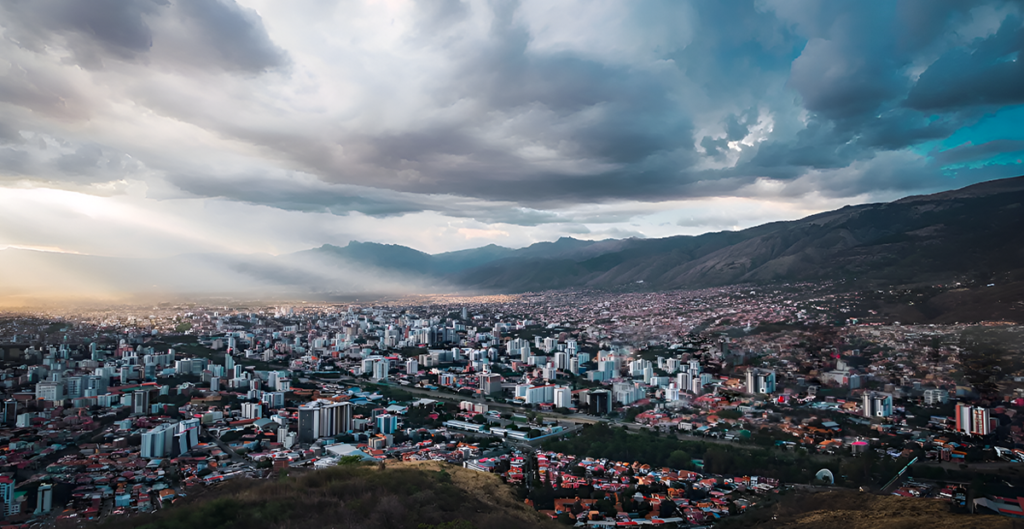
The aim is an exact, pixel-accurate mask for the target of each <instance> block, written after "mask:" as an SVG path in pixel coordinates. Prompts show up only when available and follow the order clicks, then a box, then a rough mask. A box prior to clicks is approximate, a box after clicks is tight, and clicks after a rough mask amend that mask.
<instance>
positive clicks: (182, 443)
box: [174, 419, 199, 454]
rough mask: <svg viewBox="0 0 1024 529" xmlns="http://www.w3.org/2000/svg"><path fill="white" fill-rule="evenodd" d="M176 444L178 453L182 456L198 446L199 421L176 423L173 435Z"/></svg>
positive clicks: (191, 420)
mask: <svg viewBox="0 0 1024 529" xmlns="http://www.w3.org/2000/svg"><path fill="white" fill-rule="evenodd" d="M174 437H175V439H176V440H177V442H178V453H179V454H184V453H186V452H188V451H189V450H192V449H193V448H195V447H196V445H198V444H199V419H185V420H184V421H181V422H179V423H178V427H177V431H176V432H175V434H174Z"/></svg>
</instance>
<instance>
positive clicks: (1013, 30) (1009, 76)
mask: <svg viewBox="0 0 1024 529" xmlns="http://www.w3.org/2000/svg"><path fill="white" fill-rule="evenodd" d="M1022 52H1024V27H1022V26H1021V19H1020V18H1017V17H1009V18H1007V19H1006V20H1005V21H1004V22H1003V24H1002V27H1001V28H1000V29H999V31H998V32H997V33H996V34H995V35H992V36H991V37H989V38H987V39H979V40H978V41H975V43H973V44H972V45H970V46H969V47H966V48H961V47H957V48H953V49H951V50H949V51H948V52H946V53H945V54H944V55H942V56H941V57H939V59H938V60H937V61H935V62H934V63H932V64H931V66H929V67H928V69H927V70H925V71H924V73H922V74H921V76H920V78H918V80H917V83H916V84H915V85H914V87H913V89H911V90H910V93H909V95H908V96H907V100H906V105H907V106H908V107H910V108H914V109H918V110H923V111H941V110H946V109H961V108H964V107H972V106H997V105H1017V104H1021V103H1024V57H1021V53H1022Z"/></svg>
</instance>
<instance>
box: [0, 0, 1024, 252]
mask: <svg viewBox="0 0 1024 529" xmlns="http://www.w3.org/2000/svg"><path fill="white" fill-rule="evenodd" d="M0 31H2V35H0V37H2V38H0V186H11V187H15V186H16V187H20V188H25V187H33V186H39V187H46V188H56V189H61V190H67V191H71V192H76V193H85V194H91V195H96V196H110V195H113V194H118V193H127V192H129V190H135V191H132V192H136V193H141V195H140V197H139V199H140V200H141V199H145V200H152V201H159V202H173V201H186V200H188V201H208V202H207V203H209V204H214V203H222V202H230V203H234V204H240V205H246V206H249V207H259V208H272V209H276V210H280V211H284V212H289V215H287V217H288V218H293V217H292V216H291V212H296V213H308V214H310V215H313V214H317V215H320V214H329V215H332V216H334V217H338V222H342V223H344V222H355V220H353V219H356V218H364V217H368V218H370V219H378V220H379V219H388V222H392V221H394V222H399V221H401V220H402V219H408V220H407V222H408V224H407V226H408V228H407V229H408V230H409V231H410V233H412V232H415V231H416V230H417V229H422V226H421V225H420V224H419V222H421V220H422V216H423V215H425V214H429V215H433V216H434V217H432V218H435V219H441V220H436V222H437V225H438V226H442V225H445V223H447V225H446V226H447V227H446V228H444V229H449V228H451V229H456V228H459V229H465V230H468V231H464V233H471V234H482V233H488V234H505V235H502V236H506V235H508V233H509V230H510V229H518V228H516V227H522V228H532V227H538V226H545V225H550V226H552V228H551V230H549V233H550V236H551V237H552V238H554V237H557V236H558V235H561V234H573V233H575V234H590V233H618V232H621V233H643V232H644V230H646V229H647V228H645V227H644V226H645V224H644V222H646V223H648V224H647V225H649V226H654V225H655V224H654V223H655V220H650V219H648V220H645V221H643V222H640V221H637V220H636V219H639V218H641V217H643V216H644V215H648V216H650V215H655V213H657V212H660V211H663V210H664V209H665V208H666V207H668V206H666V204H671V205H672V206H671V207H673V208H677V209H678V208H683V209H685V204H686V203H687V201H690V202H692V203H693V204H697V203H700V201H705V202H703V203H708V202H706V201H708V200H717V199H729V198H737V197H739V198H742V199H743V200H759V199H760V200H766V201H771V200H780V201H789V202H798V201H801V200H804V201H807V203H808V204H811V203H813V204H814V205H813V206H809V207H811V208H812V209H813V208H816V207H817V208H820V207H826V206H829V205H833V204H835V203H843V201H845V203H850V202H856V201H865V200H879V199H887V198H893V197H895V196H897V195H900V194H906V193H924V192H931V191H940V190H945V189H950V188H954V187H961V186H964V185H967V184H970V183H974V182H977V181H981V180H986V179H991V178H998V177H1003V176H1014V175H1016V174H1019V173H1021V168H1020V160H1019V156H1020V153H1021V151H1022V150H1024V147H1022V145H1024V143H1022V142H1024V136H1022V135H1021V133H1020V132H1019V126H1017V125H1015V123H1017V119H1018V118H1019V117H1020V114H1019V113H1015V112H1017V110H1018V108H1019V107H1021V106H1024V62H1021V60H1020V57H1019V55H1020V52H1021V50H1022V48H1024V12H1022V4H1021V3H1020V2H1013V1H1001V0H990V1H972V2H963V1H937V0H912V1H896V2H829V1H803V0H801V1H793V0H787V1H775V0H756V1H754V0H752V1H739V0H737V1H735V2H679V1H654V0H652V1H644V2H556V3H552V2H543V1H521V2H497V3H483V2H461V1H458V0H438V1H428V2H361V1H355V0H353V1H345V2H342V1H339V2H331V1H322V0H308V1H307V0H297V1H294V2H277V1H272V0H239V1H235V0H209V1H201V0H132V1H109V0H95V1H92V2H79V1H75V0H37V1H32V2H27V1H19V0H0ZM139 190H141V191H139ZM0 192H3V191H2V188H0ZM836 201H838V202H836ZM200 214H201V213H200ZM666 215H668V214H667V213H666ZM655 216H656V215H655ZM318 218H319V217H318ZM651 218H654V217H651ZM747 218H748V217H747V216H744V215H742V212H736V211H724V212H721V213H720V214H714V215H712V214H706V213H701V214H700V215H695V214H692V213H688V212H687V211H682V210H681V211H676V212H675V213H674V214H673V216H672V217H671V218H667V217H666V218H663V219H661V218H659V219H657V225H658V226H676V227H694V228H697V227H699V228H705V227H706V228H708V229H725V228H732V227H735V226H737V225H742V224H743V222H745V219H747ZM763 218H765V217H764V216H763V215H761V214H760V213H759V215H758V216H757V220H760V219H763ZM780 218H781V217H780ZM414 219H420V220H414ZM679 219H683V220H679ZM750 219H751V221H753V217H751V218H750ZM737 223H739V224H737ZM600 224H603V225H605V226H595V225H600ZM612 224H614V225H612ZM390 225H391V224H389V226H390ZM399 225H400V224H395V226H399ZM453 226H454V227H453ZM510 227H511V228H510ZM659 229H660V228H659ZM666 229H667V228H666ZM615 230H618V231H615ZM338 231H339V232H346V233H350V232H355V233H357V232H358V231H359V228H358V227H355V226H354V225H352V226H348V227H346V228H345V229H343V230H342V229H339V230H338ZM648 232H649V233H650V234H659V235H661V234H664V233H662V232H660V231H657V230H653V228H652V229H651V230H648ZM446 233H447V232H446ZM531 233H532V232H531ZM0 235H3V234H2V233H0ZM536 236H538V235H536V234H531V235H530V236H529V237H528V239H530V238H534V237H536ZM467 237H468V236H467ZM0 239H2V237H0ZM494 241H495V242H501V241H500V240H498V239H495V240H494ZM0 242H3V241H2V240H0ZM324 242H329V241H324ZM523 242H528V241H525V240H524V241H523Z"/></svg>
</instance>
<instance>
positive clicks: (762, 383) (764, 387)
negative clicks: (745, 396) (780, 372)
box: [747, 368, 775, 395]
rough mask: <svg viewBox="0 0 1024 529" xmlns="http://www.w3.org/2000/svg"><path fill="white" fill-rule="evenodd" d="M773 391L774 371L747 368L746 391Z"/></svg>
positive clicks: (760, 392) (765, 392)
mask: <svg viewBox="0 0 1024 529" xmlns="http://www.w3.org/2000/svg"><path fill="white" fill-rule="evenodd" d="M774 392H775V371H772V370H771V369H758V368H751V369H749V370H747V393H750V394H752V395H760V394H770V393H774Z"/></svg>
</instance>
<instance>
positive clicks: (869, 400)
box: [861, 391, 892, 417]
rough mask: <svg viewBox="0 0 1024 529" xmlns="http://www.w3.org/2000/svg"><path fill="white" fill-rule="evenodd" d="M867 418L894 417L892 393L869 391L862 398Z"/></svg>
mask: <svg viewBox="0 0 1024 529" xmlns="http://www.w3.org/2000/svg"><path fill="white" fill-rule="evenodd" d="M861 399H862V400H861V407H862V408H863V409H864V416H865V417H888V416H890V415H892V393H881V392H878V391H868V392H865V393H864V396H863V397H861Z"/></svg>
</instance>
